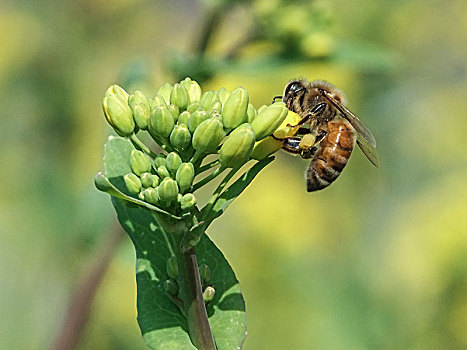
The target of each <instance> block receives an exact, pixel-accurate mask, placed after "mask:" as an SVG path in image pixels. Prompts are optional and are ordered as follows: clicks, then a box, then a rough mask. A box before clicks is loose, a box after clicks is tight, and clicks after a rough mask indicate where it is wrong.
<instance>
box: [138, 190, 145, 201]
mask: <svg viewBox="0 0 467 350" xmlns="http://www.w3.org/2000/svg"><path fill="white" fill-rule="evenodd" d="M138 198H139V199H141V200H142V201H144V191H141V192H140V193H139V194H138Z"/></svg>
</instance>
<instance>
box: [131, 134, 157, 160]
mask: <svg viewBox="0 0 467 350" xmlns="http://www.w3.org/2000/svg"><path fill="white" fill-rule="evenodd" d="M130 141H131V142H132V143H133V145H134V146H135V147H136V148H138V149H140V150H142V151H144V152H146V153H147V154H149V155H150V156H151V157H152V158H156V154H155V153H154V152H153V151H151V150H150V149H149V148H148V147H147V146H146V145H145V144H144V143H143V142H142V141H141V140H140V139H139V138H138V137H137V136H136V135H135V134H133V135H131V137H130Z"/></svg>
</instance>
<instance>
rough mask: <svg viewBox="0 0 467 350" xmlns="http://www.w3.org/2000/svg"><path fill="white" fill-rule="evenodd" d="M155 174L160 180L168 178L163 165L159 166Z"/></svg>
mask: <svg viewBox="0 0 467 350" xmlns="http://www.w3.org/2000/svg"><path fill="white" fill-rule="evenodd" d="M157 173H158V174H159V176H160V178H161V179H165V178H166V177H170V173H169V170H168V169H167V167H166V166H165V165H161V166H160V167H158V168H157Z"/></svg>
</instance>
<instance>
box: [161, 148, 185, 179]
mask: <svg viewBox="0 0 467 350" xmlns="http://www.w3.org/2000/svg"><path fill="white" fill-rule="evenodd" d="M181 164H182V158H180V156H179V155H178V153H177V152H170V153H169V154H168V155H167V158H165V166H166V167H167V169H168V170H169V171H170V173H171V174H172V175H175V173H176V172H177V170H178V167H179V166H180V165H181Z"/></svg>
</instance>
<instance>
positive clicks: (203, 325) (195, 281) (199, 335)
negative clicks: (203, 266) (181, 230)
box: [175, 247, 216, 350]
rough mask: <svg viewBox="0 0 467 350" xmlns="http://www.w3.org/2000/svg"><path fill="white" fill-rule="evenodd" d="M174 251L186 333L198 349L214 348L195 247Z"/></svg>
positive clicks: (209, 349) (210, 349)
mask: <svg viewBox="0 0 467 350" xmlns="http://www.w3.org/2000/svg"><path fill="white" fill-rule="evenodd" d="M175 251H176V255H175V256H176V257H177V263H178V273H179V283H180V295H181V297H182V300H183V303H184V306H185V314H186V318H187V324H188V333H189V334H190V338H191V341H192V343H193V345H195V346H196V347H197V348H198V349H199V350H215V349H216V345H215V343H214V338H213V336H212V332H211V327H210V326H209V321H208V314H207V312H206V306H205V305H204V300H203V290H202V287H201V277H200V275H199V270H198V262H197V259H196V254H195V249H194V248H191V249H190V250H188V251H187V252H186V253H185V254H182V253H180V251H179V249H178V247H177V249H175Z"/></svg>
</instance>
